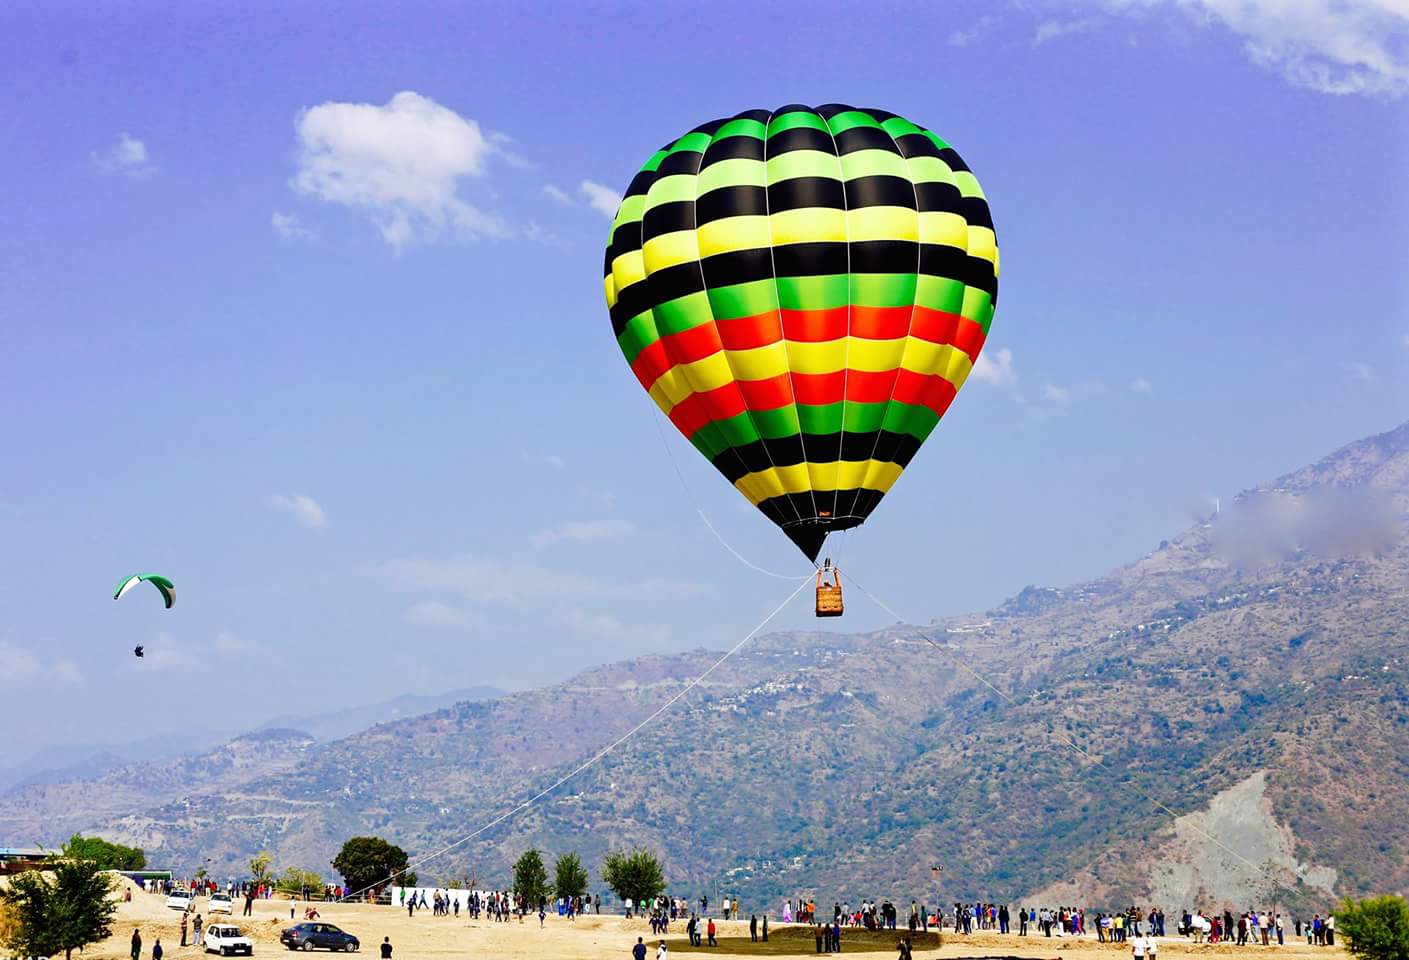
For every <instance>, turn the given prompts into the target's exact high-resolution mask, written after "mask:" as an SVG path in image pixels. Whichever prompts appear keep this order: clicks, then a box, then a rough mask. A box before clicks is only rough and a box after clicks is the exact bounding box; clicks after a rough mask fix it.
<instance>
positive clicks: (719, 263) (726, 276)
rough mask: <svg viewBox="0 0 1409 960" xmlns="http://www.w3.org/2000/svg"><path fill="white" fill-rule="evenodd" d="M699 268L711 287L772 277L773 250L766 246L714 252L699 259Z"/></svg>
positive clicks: (770, 278)
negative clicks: (710, 255) (712, 254)
mask: <svg viewBox="0 0 1409 960" xmlns="http://www.w3.org/2000/svg"><path fill="white" fill-rule="evenodd" d="M700 270H701V271H702V272H703V273H704V275H705V278H706V280H707V281H708V283H709V286H711V287H728V286H732V285H733V284H736V283H753V282H754V281H756V280H772V279H773V251H772V250H770V249H769V248H768V247H756V248H754V249H751V250H734V251H731V252H729V253H716V254H715V255H714V256H712V257H705V258H704V259H703V260H701V261H700Z"/></svg>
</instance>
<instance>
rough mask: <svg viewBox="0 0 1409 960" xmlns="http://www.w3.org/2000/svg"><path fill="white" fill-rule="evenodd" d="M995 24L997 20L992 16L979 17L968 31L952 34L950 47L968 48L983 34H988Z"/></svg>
mask: <svg viewBox="0 0 1409 960" xmlns="http://www.w3.org/2000/svg"><path fill="white" fill-rule="evenodd" d="M995 22H996V20H995V18H994V17H993V16H991V15H985V16H982V17H979V18H978V19H977V20H975V21H974V22H973V23H971V24H969V26H968V28H967V29H964V30H954V31H952V32H950V34H949V45H950V46H951V47H967V46H968V45H969V44H971V43H973V42H974V41H975V40H977V39H978V38H979V37H981V36H982V35H983V34H985V33H987V32H988V30H989V28H990V27H992V26H993V24H994V23H995Z"/></svg>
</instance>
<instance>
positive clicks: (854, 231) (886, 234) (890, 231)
mask: <svg viewBox="0 0 1409 960" xmlns="http://www.w3.org/2000/svg"><path fill="white" fill-rule="evenodd" d="M846 222H847V225H848V230H849V232H850V240H851V242H852V243H859V242H861V241H863V240H910V241H915V240H918V239H919V224H918V223H917V222H916V214H915V211H914V210H911V209H909V208H908V207H860V208H858V209H856V210H849V211H847V214H846Z"/></svg>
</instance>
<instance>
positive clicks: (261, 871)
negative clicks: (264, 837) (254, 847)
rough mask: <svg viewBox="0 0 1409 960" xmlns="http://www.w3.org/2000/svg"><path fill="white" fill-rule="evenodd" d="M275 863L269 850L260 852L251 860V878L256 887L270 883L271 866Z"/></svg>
mask: <svg viewBox="0 0 1409 960" xmlns="http://www.w3.org/2000/svg"><path fill="white" fill-rule="evenodd" d="M273 862H274V855H273V854H272V853H270V852H269V851H268V850H261V851H259V853H257V854H255V855H254V858H253V859H252V860H250V878H251V879H252V880H253V881H254V885H255V886H259V885H260V884H264V883H268V882H269V879H270V876H269V864H271V863H273Z"/></svg>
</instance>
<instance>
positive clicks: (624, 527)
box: [533, 520, 636, 547]
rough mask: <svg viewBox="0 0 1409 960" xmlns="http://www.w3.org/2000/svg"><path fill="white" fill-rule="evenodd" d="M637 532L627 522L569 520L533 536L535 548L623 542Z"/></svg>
mask: <svg viewBox="0 0 1409 960" xmlns="http://www.w3.org/2000/svg"><path fill="white" fill-rule="evenodd" d="M635 532H636V528H635V527H634V526H632V525H631V524H630V523H628V522H626V521H625V520H568V521H566V522H564V523H560V524H558V525H557V526H556V527H551V528H550V529H547V530H540V531H539V532H538V533H536V534H534V535H533V545H534V546H535V547H543V546H547V545H548V544H551V543H563V542H567V543H604V542H607V541H611V540H622V539H624V538H626V537H629V536H631V535H632V534H633V533H635Z"/></svg>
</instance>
